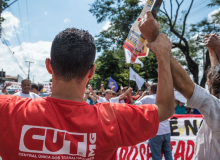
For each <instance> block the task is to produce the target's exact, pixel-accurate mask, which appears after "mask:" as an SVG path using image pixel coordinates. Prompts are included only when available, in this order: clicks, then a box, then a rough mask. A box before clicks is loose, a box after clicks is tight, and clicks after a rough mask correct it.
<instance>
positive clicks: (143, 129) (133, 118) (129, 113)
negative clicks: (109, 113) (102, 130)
mask: <svg viewBox="0 0 220 160" xmlns="http://www.w3.org/2000/svg"><path fill="white" fill-rule="evenodd" d="M112 105H113V110H114V113H115V115H116V119H117V123H118V127H119V131H120V136H121V144H120V146H132V145H136V144H138V143H141V142H143V141H146V140H148V139H150V138H152V137H154V136H155V135H156V134H157V131H158V127H159V117H158V111H157V109H156V107H155V106H154V105H151V104H146V105H138V106H135V105H129V104H112Z"/></svg>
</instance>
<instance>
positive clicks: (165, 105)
mask: <svg viewBox="0 0 220 160" xmlns="http://www.w3.org/2000/svg"><path fill="white" fill-rule="evenodd" d="M173 100H174V92H173V80H172V75H171V71H170V63H169V62H166V61H165V60H164V59H163V60H158V87H157V97H156V105H157V106H158V114H159V121H160V122H161V121H164V120H166V119H168V118H169V117H170V116H172V113H173V112H174V105H173Z"/></svg>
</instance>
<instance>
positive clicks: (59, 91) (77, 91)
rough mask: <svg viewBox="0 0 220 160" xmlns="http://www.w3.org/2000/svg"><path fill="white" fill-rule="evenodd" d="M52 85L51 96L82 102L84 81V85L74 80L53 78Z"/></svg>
mask: <svg viewBox="0 0 220 160" xmlns="http://www.w3.org/2000/svg"><path fill="white" fill-rule="evenodd" d="M52 85H53V86H52V88H53V89H52V94H51V97H52V98H57V99H65V100H71V101H79V102H83V95H84V93H85V86H86V83H85V85H84V83H83V82H82V83H78V82H77V81H75V80H72V81H70V82H64V81H62V80H55V79H53V83H52Z"/></svg>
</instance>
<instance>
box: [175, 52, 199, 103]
mask: <svg viewBox="0 0 220 160" xmlns="http://www.w3.org/2000/svg"><path fill="white" fill-rule="evenodd" d="M171 72H172V77H173V85H174V88H175V89H176V90H177V91H178V92H180V93H181V94H182V95H183V96H184V97H185V98H186V99H187V100H189V99H190V98H191V97H192V94H193V91H194V88H195V84H194V82H193V81H192V80H191V78H190V77H189V75H188V73H187V72H186V71H185V69H183V67H182V66H181V65H180V64H179V62H178V61H177V60H176V59H175V58H174V57H172V56H171Z"/></svg>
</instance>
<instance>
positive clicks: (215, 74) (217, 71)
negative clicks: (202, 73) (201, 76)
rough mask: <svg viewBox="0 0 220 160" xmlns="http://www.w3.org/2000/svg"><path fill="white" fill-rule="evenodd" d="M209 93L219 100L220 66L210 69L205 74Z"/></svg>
mask: <svg viewBox="0 0 220 160" xmlns="http://www.w3.org/2000/svg"><path fill="white" fill-rule="evenodd" d="M207 80H208V88H209V92H210V93H211V94H212V95H213V96H215V97H217V98H218V99H220V64H217V65H215V66H213V67H211V68H210V69H209V70H208V74H207Z"/></svg>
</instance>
